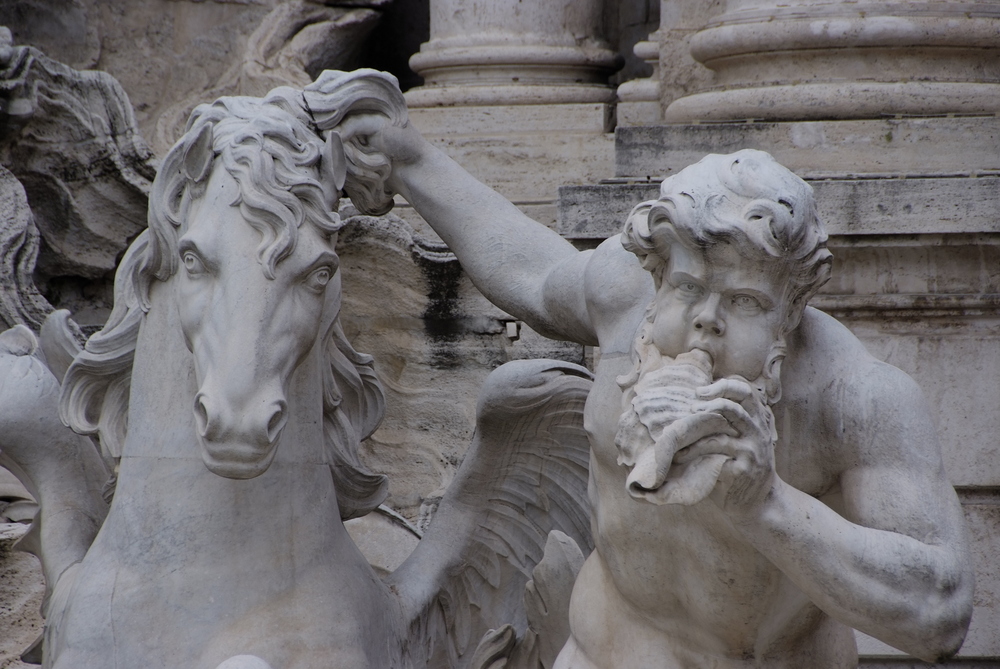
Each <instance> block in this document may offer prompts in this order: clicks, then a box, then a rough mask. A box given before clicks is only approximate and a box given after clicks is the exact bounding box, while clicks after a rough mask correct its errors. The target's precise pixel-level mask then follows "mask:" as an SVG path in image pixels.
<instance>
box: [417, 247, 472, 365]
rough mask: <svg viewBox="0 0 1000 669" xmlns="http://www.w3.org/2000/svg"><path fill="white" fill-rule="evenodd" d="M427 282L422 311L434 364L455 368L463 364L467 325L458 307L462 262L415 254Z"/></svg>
mask: <svg viewBox="0 0 1000 669" xmlns="http://www.w3.org/2000/svg"><path fill="white" fill-rule="evenodd" d="M414 256H415V258H414V259H415V261H416V263H417V266H418V267H419V268H420V272H421V274H423V276H424V281H425V282H426V284H427V286H426V287H427V298H428V299H427V308H426V309H425V310H424V313H423V314H421V319H422V320H423V322H424V332H425V333H426V334H427V338H428V339H429V340H430V344H431V361H430V363H431V366H432V367H437V368H445V369H451V368H454V367H457V366H458V365H460V364H461V357H460V355H459V339H460V338H461V336H462V334H463V332H464V329H463V327H462V316H461V314H460V313H459V310H458V283H459V281H460V280H461V278H462V266H461V265H460V264H459V262H458V260H457V259H454V258H451V259H439V258H428V257H425V256H423V255H421V254H414Z"/></svg>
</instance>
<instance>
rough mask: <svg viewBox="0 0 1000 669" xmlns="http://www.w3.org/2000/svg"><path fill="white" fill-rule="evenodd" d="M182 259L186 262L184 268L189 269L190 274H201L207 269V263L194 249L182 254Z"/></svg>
mask: <svg viewBox="0 0 1000 669" xmlns="http://www.w3.org/2000/svg"><path fill="white" fill-rule="evenodd" d="M181 261H182V262H183V263H184V269H186V270H187V272H188V274H201V273H202V272H204V271H205V265H204V264H203V263H202V262H201V258H199V257H198V256H197V255H196V254H195V253H194V251H185V252H184V253H183V254H182V255H181Z"/></svg>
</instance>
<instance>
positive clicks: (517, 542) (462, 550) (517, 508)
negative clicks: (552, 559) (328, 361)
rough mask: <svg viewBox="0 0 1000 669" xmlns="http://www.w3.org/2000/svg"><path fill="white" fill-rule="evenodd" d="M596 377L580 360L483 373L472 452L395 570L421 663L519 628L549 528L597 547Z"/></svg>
mask: <svg viewBox="0 0 1000 669" xmlns="http://www.w3.org/2000/svg"><path fill="white" fill-rule="evenodd" d="M591 379H592V377H591V374H590V372H588V371H587V370H586V369H585V368H583V367H580V366H578V365H573V364H570V363H565V362H559V361H554V360H522V361H516V362H511V363H508V364H506V365H504V366H502V367H500V368H499V369H498V370H496V371H495V372H493V373H492V374H491V375H490V376H489V378H488V379H487V380H486V383H485V384H484V386H483V389H482V391H481V393H480V397H479V404H478V411H477V425H476V435H475V437H474V439H473V443H472V445H471V447H470V448H469V451H468V453H467V454H466V456H465V460H464V462H463V463H462V466H461V467H460V468H459V470H458V473H457V475H456V477H455V480H454V482H453V483H452V484H451V486H450V487H449V488H448V491H447V493H446V494H445V496H444V497H443V498H442V500H441V504H440V506H439V508H438V511H437V514H436V515H435V517H434V520H433V522H432V523H431V526H430V527H429V528H428V531H427V533H426V534H425V535H424V538H423V539H422V540H421V542H420V544H419V545H418V547H417V548H416V550H415V551H414V552H413V554H412V555H411V556H410V557H409V558H408V559H407V560H406V562H404V563H403V564H402V565H401V566H400V567H399V569H397V570H396V571H395V572H393V573H392V574H391V575H390V576H389V577H388V584H389V586H390V587H391V588H393V589H394V591H395V592H397V593H398V594H399V596H400V599H401V601H402V604H403V607H404V615H405V616H406V620H408V621H409V622H410V638H409V648H408V649H409V654H410V659H411V661H412V662H413V666H425V665H426V666H432V667H466V666H468V664H469V662H470V661H471V656H472V654H473V651H474V650H475V648H476V644H477V643H478V642H479V640H480V638H481V637H482V636H483V634H484V633H485V632H486V631H487V630H489V629H492V628H498V627H500V626H501V625H504V624H512V625H513V626H514V629H515V630H516V631H517V633H518V634H519V635H520V634H522V633H523V632H524V630H525V628H526V626H527V620H526V617H525V606H524V593H525V584H526V583H527V582H528V580H530V579H531V573H532V569H533V568H534V567H535V565H536V564H538V562H539V561H540V560H541V558H542V554H543V551H544V549H545V544H546V539H547V538H548V535H549V532H551V531H553V530H560V531H562V532H564V533H566V535H568V536H569V537H570V538H572V539H573V540H574V541H575V542H576V543H577V544H578V545H579V546H580V548H581V549H582V550H583V551H584V553H589V551H590V550H591V549H592V547H593V544H592V539H591V535H590V517H589V510H588V505H587V477H588V461H589V452H590V451H589V443H588V440H587V435H586V433H585V432H584V429H583V407H584V403H585V401H586V399H587V394H588V392H589V391H590V387H591V384H592V380H591Z"/></svg>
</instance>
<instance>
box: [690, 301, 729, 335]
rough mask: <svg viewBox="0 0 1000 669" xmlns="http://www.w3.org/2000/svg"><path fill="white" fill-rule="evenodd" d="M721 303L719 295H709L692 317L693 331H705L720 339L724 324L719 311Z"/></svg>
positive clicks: (724, 327) (723, 331) (724, 329)
mask: <svg viewBox="0 0 1000 669" xmlns="http://www.w3.org/2000/svg"><path fill="white" fill-rule="evenodd" d="M721 302H722V296H721V295H719V294H718V293H711V294H709V296H708V297H707V298H706V299H705V303H704V305H703V306H702V308H701V310H700V311H699V312H698V314H697V315H696V316H695V317H694V329H695V330H707V331H709V332H711V333H712V334H714V335H715V336H716V337H721V336H722V335H723V333H725V331H726V323H725V321H724V320H723V318H722V313H721V311H720V306H721Z"/></svg>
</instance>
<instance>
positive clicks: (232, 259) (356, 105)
mask: <svg viewBox="0 0 1000 669" xmlns="http://www.w3.org/2000/svg"><path fill="white" fill-rule="evenodd" d="M388 84H391V88H393V89H394V90H395V91H396V93H395V94H396V96H397V97H399V104H398V105H397V107H398V108H400V109H403V110H404V112H403V113H404V115H405V106H404V105H403V104H402V98H401V96H399V93H398V89H395V85H394V82H390V81H388V80H387V79H386V78H385V75H380V74H378V73H371V72H370V71H368V72H359V73H354V74H351V75H343V74H342V73H327V74H326V75H325V77H324V78H321V80H320V81H318V82H317V84H315V85H314V86H313V87H312V89H313V90H312V91H310V90H309V89H307V90H306V91H305V92H303V91H295V90H293V89H290V88H278V89H275V90H274V91H272V92H271V93H270V94H268V96H267V97H265V98H262V99H258V98H221V99H219V100H217V101H216V102H215V103H214V104H212V105H203V106H201V107H199V108H198V109H196V110H195V112H194V114H193V115H192V117H191V120H190V121H189V123H188V130H187V132H186V133H185V135H184V136H183V137H182V138H181V140H180V141H179V142H178V143H177V145H176V146H175V147H174V148H173V149H172V150H171V152H170V153H169V154H168V156H167V158H166V159H165V161H164V165H163V168H162V169H161V171H160V173H159V174H158V175H157V179H156V181H155V182H154V184H153V192H152V194H151V199H150V235H151V240H150V246H151V250H150V252H149V253H148V254H147V256H148V262H146V263H145V267H144V268H143V271H142V272H141V273H140V274H141V276H142V277H145V278H146V280H147V281H151V280H152V279H159V280H162V281H167V280H169V281H170V283H171V286H172V287H173V294H174V297H175V302H176V305H177V309H178V315H179V318H180V324H181V329H182V330H183V334H184V340H185V342H186V344H187V347H188V349H189V350H190V351H191V353H192V355H193V357H194V370H195V377H196V382H197V386H198V390H197V394H196V395H195V397H194V404H193V411H194V416H195V427H196V431H197V434H198V440H199V442H200V445H201V447H202V457H203V459H204V461H205V464H206V465H207V466H208V468H209V469H210V470H211V471H212V472H214V473H216V474H219V475H220V476H224V477H227V478H238V479H246V478H253V477H255V476H259V475H260V474H262V473H263V472H264V471H266V470H267V468H268V467H269V466H270V464H271V462H272V461H273V459H274V455H275V452H276V449H277V446H278V443H279V441H280V438H281V434H282V430H283V428H284V426H285V423H286V421H287V419H288V413H289V407H288V388H289V382H290V379H291V378H292V376H293V374H294V372H295V371H296V369H298V368H299V366H300V365H301V364H302V363H303V361H304V360H305V359H306V358H307V356H308V355H309V353H310V351H312V350H313V348H314V347H315V346H316V345H317V342H321V344H320V346H321V347H322V346H323V344H322V342H326V341H328V340H329V339H330V337H331V333H332V332H333V331H334V329H335V326H336V319H337V316H338V314H339V310H340V278H339V274H338V272H337V269H338V258H337V254H336V252H335V246H336V239H337V230H339V228H340V226H341V221H340V216H339V215H338V214H337V205H338V201H339V197H340V194H341V192H342V191H343V190H347V191H348V192H349V193H350V194H351V195H352V197H355V196H356V195H361V193H360V192H359V191H362V190H365V191H366V192H365V193H364V195H366V196H368V197H367V200H366V198H365V197H360V198H358V197H356V198H355V199H356V200H358V199H360V200H362V201H367V202H368V203H370V204H369V206H364V208H365V209H368V210H369V211H372V210H385V209H386V208H387V203H388V206H391V195H389V194H387V193H385V192H384V191H379V192H376V193H370V192H367V191H370V190H371V188H370V187H369V188H367V189H366V186H365V185H364V184H366V183H369V184H378V186H379V188H381V185H382V183H383V182H384V179H381V178H379V177H378V175H375V177H374V178H371V177H370V176H369V178H368V180H367V181H366V179H365V177H366V176H368V175H371V173H372V170H373V169H375V171H376V172H377V169H378V167H377V166H374V165H373V164H372V161H371V160H370V159H369V158H368V157H367V156H366V155H363V154H362V153H358V149H359V146H355V145H352V144H349V143H345V142H344V141H342V140H341V138H340V135H339V134H338V133H337V130H336V125H337V124H338V123H339V122H340V120H342V119H343V118H344V116H346V115H347V114H348V113H354V112H357V113H370V112H375V113H383V114H389V113H391V111H392V110H387V109H386V107H385V102H384V99H385V95H384V88H385V86H386V85H388ZM324 86H325V88H324ZM373 101H374V103H373ZM310 102H312V106H310ZM334 103H335V104H334ZM373 104H374V105H375V106H373ZM324 119H325V121H326V125H325V126H323V121H324ZM404 121H405V119H404ZM331 128H332V129H331ZM345 144H347V145H345ZM363 146H364V145H363V144H361V145H360V147H363ZM345 182H346V183H345ZM357 183H361V184H362V185H361V186H356V185H355V184H357ZM352 189H353V192H352ZM140 283H141V280H140ZM138 292H139V293H140V294H145V295H148V287H146V288H144V287H142V286H140V287H139V289H138ZM147 299H148V298H147ZM332 364H334V366H335V363H332ZM327 366H329V365H327ZM334 383H335V382H334ZM325 385H326V386H327V387H324V389H323V392H324V394H325V395H327V396H330V395H333V396H336V395H338V392H339V391H338V390H337V389H336V388H332V389H331V388H330V387H328V386H330V385H331V383H330V382H326V383H325Z"/></svg>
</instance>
